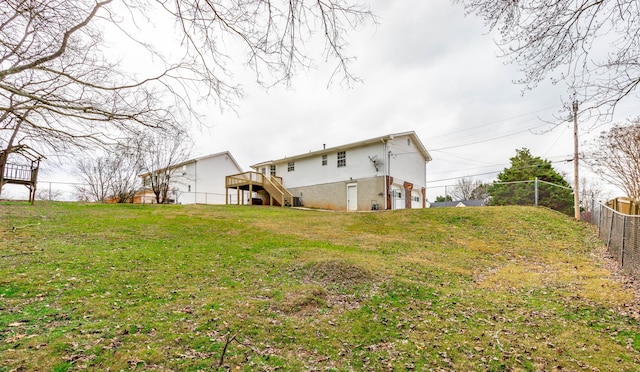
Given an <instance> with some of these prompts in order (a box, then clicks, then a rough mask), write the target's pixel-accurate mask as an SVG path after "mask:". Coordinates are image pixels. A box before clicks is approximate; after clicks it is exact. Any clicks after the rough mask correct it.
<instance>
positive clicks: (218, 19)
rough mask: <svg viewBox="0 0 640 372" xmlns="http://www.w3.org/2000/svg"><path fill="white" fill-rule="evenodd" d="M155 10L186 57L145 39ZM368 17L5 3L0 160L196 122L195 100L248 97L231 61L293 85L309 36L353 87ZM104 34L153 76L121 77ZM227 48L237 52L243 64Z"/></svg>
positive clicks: (189, 1)
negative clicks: (318, 38)
mask: <svg viewBox="0 0 640 372" xmlns="http://www.w3.org/2000/svg"><path fill="white" fill-rule="evenodd" d="M154 12H157V13H159V14H162V15H168V16H169V17H170V18H172V19H173V20H174V21H175V23H176V31H177V33H178V34H179V35H180V36H181V40H180V42H181V45H182V46H183V49H182V51H181V52H176V51H175V50H172V51H171V52H170V53H164V54H163V53H161V52H160V51H159V50H158V49H157V48H156V47H155V46H154V45H153V43H152V42H151V41H149V40H145V39H143V38H142V37H141V36H139V35H142V34H143V32H140V31H141V29H143V28H144V27H145V26H147V25H150V24H152V23H151V22H152V19H155V17H153V16H148V15H147V14H149V13H154ZM368 20H373V16H372V14H371V13H370V12H369V11H368V10H367V9H365V8H363V7H361V6H356V5H352V4H350V1H348V0H326V1H311V0H307V1H305V0H293V1H284V0H282V1H262V0H248V1H215V2H214V1H205V2H203V1H200V0H182V1H163V0H122V1H114V0H102V1H100V0H97V1H96V0H75V1H68V0H39V1H36V0H4V1H2V2H0V149H5V150H6V151H5V154H6V156H3V157H2V158H0V165H3V164H5V163H6V161H7V156H8V154H10V153H11V151H12V149H13V148H15V146H18V145H28V146H31V147H33V148H37V149H38V150H39V151H41V152H43V153H46V152H47V151H53V152H58V153H59V152H62V151H67V150H69V149H70V148H72V147H77V146H84V147H93V146H96V145H101V146H102V145H109V144H112V143H115V142H117V140H118V139H119V138H127V137H129V136H130V133H129V132H131V131H132V130H134V131H137V130H140V126H146V127H153V128H169V130H171V127H172V126H174V124H175V123H188V120H187V119H190V118H196V117H197V115H196V113H195V112H194V111H193V107H194V106H193V105H192V104H191V102H192V100H193V99H196V100H198V101H199V100H201V99H207V98H213V99H215V100H217V101H218V102H219V103H221V104H228V103H231V102H233V100H234V99H235V98H237V97H239V96H240V95H241V91H240V89H239V87H238V86H237V84H235V83H234V82H233V75H232V69H231V68H230V67H229V66H230V65H232V64H242V63H243V62H244V63H246V64H248V65H249V66H251V67H252V68H253V69H254V71H255V74H256V79H257V80H258V81H259V82H260V83H261V84H265V85H270V84H274V83H278V82H289V81H290V79H291V78H292V77H293V75H294V74H295V73H296V71H297V69H298V68H299V67H306V66H309V65H310V64H311V60H310V59H309V58H308V57H307V56H308V55H309V54H308V50H307V49H306V47H307V46H310V45H314V43H313V42H314V41H315V40H314V37H313V36H314V35H322V37H323V39H324V40H325V42H326V44H325V45H326V48H325V53H326V57H327V58H329V57H333V58H335V60H336V61H337V67H336V74H340V75H342V76H343V77H344V78H345V79H346V80H347V81H353V80H354V79H355V78H354V77H353V75H351V73H350V72H349V70H348V63H349V61H350V58H349V56H348V55H347V54H345V48H346V46H347V43H346V39H345V36H346V35H347V34H348V31H349V30H351V29H353V28H355V27H357V26H358V25H360V24H362V23H363V22H366V21H368ZM105 30H108V31H109V32H114V31H117V32H120V33H121V34H122V35H124V36H126V37H128V38H129V40H130V41H131V42H132V43H133V44H135V45H137V46H138V48H139V49H140V50H143V51H144V52H145V53H146V54H147V55H149V56H150V57H151V58H153V60H154V61H156V64H154V65H149V66H147V67H148V68H147V69H146V70H147V71H149V72H147V73H146V74H134V73H131V72H129V73H128V72H125V71H120V70H119V69H118V68H117V66H118V63H117V61H111V60H109V59H108V58H107V57H106V56H108V55H109V53H105V51H104V48H105V44H104V42H103V41H104V39H105V36H106V35H105V32H107V31H105ZM310 41H311V43H310ZM229 45H233V48H236V45H242V46H243V47H244V52H245V54H244V58H243V59H242V60H239V59H238V58H236V55H232V53H231V52H230V51H229V50H227V48H228V46H229ZM265 75H268V76H269V77H270V79H268V78H265ZM202 87H204V89H202ZM177 112H180V113H181V114H183V115H185V116H186V117H183V116H179V117H176V116H177V114H176V113H177ZM185 113H186V114H185ZM184 125H185V124H183V125H181V126H184ZM0 168H1V167H0Z"/></svg>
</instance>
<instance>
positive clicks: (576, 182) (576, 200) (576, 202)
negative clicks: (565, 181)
mask: <svg viewBox="0 0 640 372" xmlns="http://www.w3.org/2000/svg"><path fill="white" fill-rule="evenodd" d="M579 190H580V178H579V177H578V101H577V100H574V101H573V212H574V217H575V219H576V220H578V221H579V220H580V195H579Z"/></svg>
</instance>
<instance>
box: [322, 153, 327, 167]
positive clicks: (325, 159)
mask: <svg viewBox="0 0 640 372" xmlns="http://www.w3.org/2000/svg"><path fill="white" fill-rule="evenodd" d="M322 165H327V155H322Z"/></svg>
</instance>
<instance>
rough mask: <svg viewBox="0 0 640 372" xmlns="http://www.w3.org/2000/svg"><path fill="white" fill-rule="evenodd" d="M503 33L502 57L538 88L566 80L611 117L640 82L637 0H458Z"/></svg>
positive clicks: (596, 109) (579, 95)
mask: <svg viewBox="0 0 640 372" xmlns="http://www.w3.org/2000/svg"><path fill="white" fill-rule="evenodd" d="M453 2H454V3H461V4H463V5H464V7H465V9H466V11H467V12H468V13H472V14H476V15H478V16H480V17H482V18H483V19H484V20H485V23H486V24H487V26H488V27H489V28H490V29H492V30H496V31H498V32H499V39H498V41H497V42H498V45H499V46H500V48H501V50H502V56H503V57H506V58H507V59H509V60H510V61H511V62H512V63H515V64H517V65H519V66H520V67H521V69H522V71H523V73H524V77H523V78H522V79H521V80H520V81H519V83H521V84H524V86H525V89H532V88H534V87H535V86H537V85H538V84H539V83H540V82H541V81H543V80H545V79H547V78H550V80H551V81H552V82H553V83H557V82H559V81H565V82H566V83H567V84H568V85H569V87H570V92H569V93H570V94H572V95H575V97H572V99H571V100H573V99H574V98H575V99H577V100H579V101H581V102H590V103H591V105H590V106H589V107H587V106H584V108H583V110H584V109H588V110H590V111H594V113H598V114H600V115H603V116H602V117H601V118H606V117H608V116H610V115H611V114H613V111H614V110H615V106H616V105H617V104H618V102H620V101H621V100H622V99H624V98H625V97H626V96H628V95H631V94H633V93H634V92H635V91H636V88H637V86H638V84H639V83H640V63H638V61H639V60H640V48H639V47H638V45H640V4H639V3H638V1H637V0H619V1H601V0H577V1H571V2H566V1H557V0H530V1H502V0H453Z"/></svg>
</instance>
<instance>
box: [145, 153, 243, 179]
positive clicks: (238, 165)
mask: <svg viewBox="0 0 640 372" xmlns="http://www.w3.org/2000/svg"><path fill="white" fill-rule="evenodd" d="M222 155H226V156H228V157H229V159H231V161H232V162H233V164H234V165H235V166H236V167H237V168H238V169H239V170H240V172H242V167H241V166H240V164H238V162H237V161H236V159H235V158H234V157H233V155H231V153H230V152H229V151H221V152H217V153H215V154H209V155H204V156H200V157H197V158H193V159H189V160H185V161H183V162H180V163H178V164H175V165H172V166H171V167H170V168H171V169H175V168H178V167H181V166H183V165H187V164H191V163H196V162H198V161H201V160H204V159H209V158H215V157H218V156H222ZM158 170H161V169H158ZM150 173H151V172H145V173H142V174H140V175H139V176H140V177H144V176H147V175H149V174H150Z"/></svg>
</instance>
